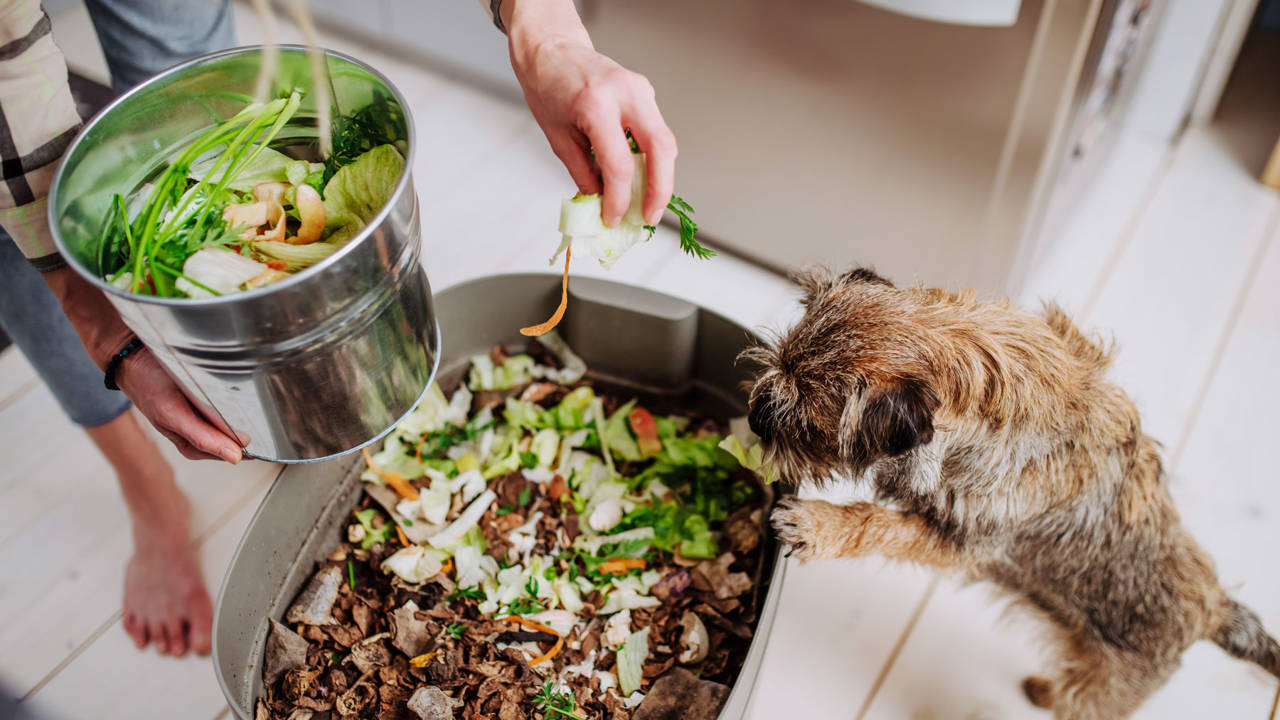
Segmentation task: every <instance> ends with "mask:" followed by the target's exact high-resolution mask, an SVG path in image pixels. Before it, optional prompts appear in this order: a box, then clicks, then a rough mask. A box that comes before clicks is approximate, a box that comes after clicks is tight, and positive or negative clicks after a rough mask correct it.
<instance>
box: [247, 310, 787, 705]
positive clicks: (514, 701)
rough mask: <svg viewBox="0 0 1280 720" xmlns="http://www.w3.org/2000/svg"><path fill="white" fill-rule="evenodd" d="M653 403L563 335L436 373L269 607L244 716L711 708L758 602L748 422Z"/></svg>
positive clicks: (740, 653)
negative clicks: (258, 669)
mask: <svg viewBox="0 0 1280 720" xmlns="http://www.w3.org/2000/svg"><path fill="white" fill-rule="evenodd" d="M657 410H658V408H657V405H656V404H653V405H652V409H651V408H647V407H644V406H642V405H641V403H640V402H639V401H638V400H637V399H634V398H631V397H629V396H626V395H619V394H616V393H611V392H607V391H605V390H603V388H601V387H598V386H597V384H596V383H595V382H594V381H593V380H591V379H589V378H588V377H587V376H586V367H585V365H584V364H583V363H582V361H581V360H580V359H579V358H577V357H576V356H575V355H574V354H573V352H572V350H570V349H569V348H568V347H567V346H566V345H565V344H564V343H563V342H562V341H561V340H560V339H559V338H558V337H557V336H556V335H555V334H554V333H552V334H548V335H544V336H542V337H540V338H538V341H537V342H534V343H531V344H530V346H529V347H528V348H526V349H524V352H519V353H516V352H514V351H513V350H512V349H509V348H501V347H498V348H494V349H493V351H492V352H491V353H490V354H488V355H482V356H477V357H475V358H473V359H472V364H471V367H470V368H469V371H468V373H467V377H466V378H465V382H464V383H463V384H462V385H461V386H460V387H459V388H458V389H457V390H456V391H455V392H454V393H453V394H452V396H451V397H449V398H448V399H446V396H445V394H444V393H443V392H442V391H441V390H440V389H439V388H438V387H433V388H432V389H431V390H430V391H429V392H428V395H427V397H426V398H425V399H424V400H423V402H422V403H421V404H420V405H419V407H418V408H416V409H415V411H414V412H413V413H412V414H411V415H410V416H409V417H408V418H407V419H406V420H405V421H404V422H402V423H401V424H400V425H399V426H398V427H397V428H396V430H394V431H393V432H392V434H391V435H390V436H389V437H388V439H387V440H386V442H385V443H384V444H383V446H382V449H381V450H380V451H379V452H376V453H367V452H366V455H365V460H366V464H367V467H368V469H367V470H366V471H365V472H364V474H363V479H364V481H365V486H364V490H365V492H364V494H363V496H362V498H361V500H360V502H359V503H358V506H357V507H356V508H355V509H354V510H353V511H352V515H351V517H350V520H349V524H348V525H347V526H346V528H345V537H344V538H342V539H341V540H342V541H341V542H340V543H339V544H338V545H337V548H336V549H335V550H334V551H333V552H332V554H330V555H329V556H328V558H327V559H326V560H324V561H323V562H321V563H319V565H318V567H317V569H316V572H315V574H314V575H313V576H312V577H311V579H310V581H309V582H308V584H307V585H306V586H304V588H303V590H302V592H301V593H300V594H299V595H298V597H297V598H296V599H295V601H294V603H293V605H292V606H291V607H290V608H289V609H288V611H287V612H286V613H285V617H284V622H283V623H279V622H275V621H272V629H271V631H270V634H269V636H268V640H267V650H266V660H265V664H264V666H263V669H262V670H263V684H264V687H265V694H264V696H263V697H261V698H259V700H258V704H257V708H256V710H257V718H259V719H265V718H281V719H284V718H290V719H292V720H306V719H307V718H312V719H314V720H320V719H321V718H339V717H341V718H355V717H359V718H380V719H386V720H389V719H391V718H409V719H411V720H414V719H417V718H422V719H424V720H441V719H447V718H460V719H462V720H479V719H480V718H498V719H500V720H515V719H516V718H545V719H546V720H573V719H574V718H579V719H583V720H586V719H592V720H597V719H601V718H608V719H622V718H635V719H637V720H653V719H655V718H677V717H678V718H685V719H688V720H702V719H706V720H711V719H712V718H715V717H717V716H718V714H719V712H720V709H721V707H722V706H723V705H724V702H725V700H726V699H727V697H728V695H729V687H730V685H732V683H733V681H734V679H735V678H736V676H737V674H738V671H739V669H740V668H741V666H742V663H743V661H744V659H745V657H746V653H747V648H748V646H749V645H750V643H751V638H752V635H753V630H754V627H755V624H756V620H757V612H758V610H759V606H760V604H761V603H762V602H763V590H764V588H763V587H762V580H763V579H764V578H766V577H767V575H766V571H767V569H768V564H769V562H770V558H768V557H767V556H766V553H765V552H764V551H765V546H766V536H765V533H764V528H765V526H764V516H765V510H766V507H767V503H768V500H769V491H768V489H767V486H765V485H763V484H762V483H761V482H760V480H759V478H757V477H756V476H755V475H754V474H753V472H752V471H751V470H747V469H745V468H743V467H742V465H741V464H740V461H739V458H745V455H746V452H745V449H744V448H745V446H749V445H750V443H751V442H752V440H753V439H754V438H753V436H751V435H750V433H749V431H748V430H746V428H745V423H744V422H743V421H742V419H735V420H733V421H731V422H730V423H729V426H728V427H725V426H723V425H721V424H719V423H717V422H716V421H715V420H713V419H711V418H707V417H702V416H699V415H697V414H695V413H690V412H683V411H679V410H676V411H674V412H668V413H666V414H662V413H659V412H657ZM752 449H754V448H752ZM748 464H752V463H750V462H748Z"/></svg>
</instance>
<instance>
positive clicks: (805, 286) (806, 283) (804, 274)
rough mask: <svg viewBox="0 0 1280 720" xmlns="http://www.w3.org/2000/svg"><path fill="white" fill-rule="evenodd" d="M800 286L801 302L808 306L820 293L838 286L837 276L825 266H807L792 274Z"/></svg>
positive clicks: (792, 277)
mask: <svg viewBox="0 0 1280 720" xmlns="http://www.w3.org/2000/svg"><path fill="white" fill-rule="evenodd" d="M791 279H792V280H793V281H794V282H795V283H796V284H797V285H799V286H800V290H801V291H802V292H801V295H800V304H801V305H804V306H805V307H808V306H809V305H810V304H811V303H813V301H814V300H816V299H818V297H819V296H820V295H822V294H823V293H825V292H827V291H828V290H830V289H831V288H833V287H835V286H836V283H837V282H838V280H837V278H836V276H835V275H834V274H832V272H831V271H830V270H828V269H827V268H824V267H811V268H805V269H804V270H801V271H799V272H797V273H796V274H794V275H792V276H791Z"/></svg>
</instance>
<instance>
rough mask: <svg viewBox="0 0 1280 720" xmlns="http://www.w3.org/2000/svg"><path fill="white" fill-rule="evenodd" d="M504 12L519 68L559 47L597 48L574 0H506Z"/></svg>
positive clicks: (509, 43) (513, 59) (515, 63)
mask: <svg viewBox="0 0 1280 720" xmlns="http://www.w3.org/2000/svg"><path fill="white" fill-rule="evenodd" d="M501 14H502V21H503V24H504V25H505V26H506V28H507V43H508V46H509V48H510V51H511V60H512V64H513V65H515V67H516V69H517V70H520V69H522V68H529V67H532V66H533V64H534V63H535V62H537V60H538V58H539V57H540V56H542V55H545V54H549V53H554V52H556V51H559V50H564V49H569V48H574V47H578V48H587V49H591V50H594V49H595V48H594V46H593V45H592V44H591V36H590V35H588V34H587V29H586V28H585V27H584V26H583V25H582V20H581V19H579V17H578V12H577V10H576V9H575V8H574V6H573V2H572V1H571V0H533V1H530V0H503V2H502V8H501Z"/></svg>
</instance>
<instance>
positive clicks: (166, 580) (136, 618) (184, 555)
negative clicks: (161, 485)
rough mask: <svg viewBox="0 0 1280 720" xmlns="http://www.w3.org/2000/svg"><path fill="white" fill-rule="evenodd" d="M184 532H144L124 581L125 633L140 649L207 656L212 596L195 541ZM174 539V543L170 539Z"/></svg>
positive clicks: (177, 654) (141, 532) (183, 529)
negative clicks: (195, 549) (192, 542)
mask: <svg viewBox="0 0 1280 720" xmlns="http://www.w3.org/2000/svg"><path fill="white" fill-rule="evenodd" d="M185 525H186V523H185V522H184V523H182V526H183V527H182V531H181V532H180V533H179V532H177V531H166V532H155V530H156V529H155V528H151V529H147V530H141V531H140V533H139V534H140V535H143V536H146V535H150V537H147V538H145V539H144V538H143V537H139V538H138V540H137V541H136V542H137V547H136V548H135V550H134V553H133V557H132V558H131V559H130V560H129V566H128V568H127V569H126V570H125V577H124V629H125V631H126V632H128V633H129V635H131V636H132V637H133V642H134V644H136V645H137V646H138V648H139V649H141V648H145V647H146V646H147V644H148V643H151V644H154V645H155V648H156V650H157V651H158V652H159V653H160V654H161V655H174V656H176V657H182V656H183V655H186V654H187V651H188V650H190V651H192V652H194V653H196V654H198V655H207V654H208V653H209V647H210V634H211V630H212V625H213V608H212V606H211V605H210V603H209V592H208V591H207V590H206V589H205V586H204V578H203V577H202V576H201V574H200V563H199V562H198V561H197V560H196V556H195V552H194V551H193V550H192V548H191V540H190V538H189V537H188V536H187V533H186V531H185ZM165 535H168V536H169V537H164V536H165Z"/></svg>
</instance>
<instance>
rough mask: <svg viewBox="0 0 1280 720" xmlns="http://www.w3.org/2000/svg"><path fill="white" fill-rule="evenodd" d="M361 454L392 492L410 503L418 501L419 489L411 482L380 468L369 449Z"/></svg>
mask: <svg viewBox="0 0 1280 720" xmlns="http://www.w3.org/2000/svg"><path fill="white" fill-rule="evenodd" d="M360 452H362V453H364V461H365V463H366V464H367V465H368V466H369V469H370V470H372V471H373V472H375V473H376V474H377V475H378V477H380V478H382V479H383V480H385V481H386V483H387V484H388V485H390V486H391V489H392V490H395V491H396V492H397V493H399V495H400V497H402V498H404V499H406V500H408V501H410V502H413V501H415V500H417V499H418V489H417V488H415V487H414V486H412V485H410V484H409V481H408V480H405V479H404V478H403V477H402V476H401V475H400V473H394V472H385V471H383V470H382V468H380V467H378V464H377V463H375V462H374V461H373V455H372V454H370V453H369V448H363V449H362V450H361V451H360ZM396 529H397V530H399V529H400V528H399V527H397V528H396Z"/></svg>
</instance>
